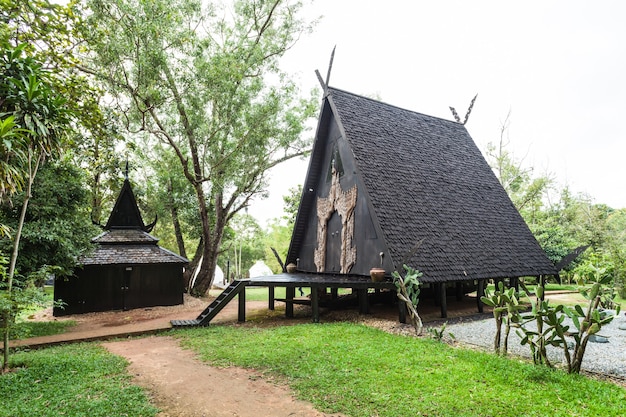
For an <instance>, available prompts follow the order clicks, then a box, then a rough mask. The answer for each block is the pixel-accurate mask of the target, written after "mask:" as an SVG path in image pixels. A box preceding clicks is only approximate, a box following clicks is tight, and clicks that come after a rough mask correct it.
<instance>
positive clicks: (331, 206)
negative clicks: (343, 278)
mask: <svg viewBox="0 0 626 417" xmlns="http://www.w3.org/2000/svg"><path fill="white" fill-rule="evenodd" d="M356 199H357V187H356V185H354V186H353V187H352V188H350V189H349V190H347V191H343V190H342V189H341V184H340V183H339V172H338V171H337V169H336V168H335V166H334V163H333V166H332V183H331V187H330V191H329V193H328V197H318V198H317V247H316V248H315V253H314V262H315V266H316V268H317V272H325V271H326V246H327V243H328V222H329V220H330V218H331V217H332V215H333V213H335V212H337V214H339V216H340V218H341V253H340V272H341V273H342V274H347V273H348V272H350V269H352V267H353V266H354V264H355V263H356V246H355V245H354V208H355V207H356Z"/></svg>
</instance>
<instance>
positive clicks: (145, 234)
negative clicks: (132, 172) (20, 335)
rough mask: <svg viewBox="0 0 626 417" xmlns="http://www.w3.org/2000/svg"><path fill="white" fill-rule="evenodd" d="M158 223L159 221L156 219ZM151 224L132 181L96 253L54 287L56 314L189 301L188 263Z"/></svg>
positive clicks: (126, 184) (124, 189)
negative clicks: (186, 290) (144, 216)
mask: <svg viewBox="0 0 626 417" xmlns="http://www.w3.org/2000/svg"><path fill="white" fill-rule="evenodd" d="M155 223H156V220H155ZM155 223H152V224H150V225H147V226H146V225H145V224H144V222H143V219H142V218H141V213H140V211H139V207H138V206H137V201H136V199H135V195H134V194H133V191H132V189H131V186H130V182H129V181H128V178H126V180H125V181H124V185H123V186H122V190H121V191H120V194H119V196H118V198H117V201H116V202H115V206H114V208H113V211H112V212H111V215H110V217H109V220H108V222H107V224H106V226H105V227H104V230H105V231H104V232H103V233H102V234H100V235H99V236H97V237H95V238H94V239H93V240H92V242H94V243H95V244H96V245H97V246H96V248H95V250H94V251H93V252H92V253H90V254H88V255H86V256H83V257H82V258H81V259H79V265H80V266H79V267H78V268H77V269H76V271H75V274H74V276H72V277H71V278H69V279H64V278H57V279H56V280H55V283H54V299H55V301H63V303H65V306H64V307H63V308H59V307H55V308H54V312H53V314H54V315H55V316H62V315H67V314H77V313H87V312H94V311H108V310H127V309H133V308H141V307H152V306H171V305H177V304H182V303H183V268H184V266H185V265H186V264H187V263H188V260H187V259H185V258H183V257H181V256H179V255H177V254H175V253H173V252H170V251H168V250H166V249H164V248H161V247H159V246H158V244H157V243H158V241H159V240H158V239H157V238H155V237H153V236H151V235H150V234H149V232H150V231H151V230H152V228H153V227H154V224H155Z"/></svg>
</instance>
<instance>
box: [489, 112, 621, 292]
mask: <svg viewBox="0 0 626 417" xmlns="http://www.w3.org/2000/svg"><path fill="white" fill-rule="evenodd" d="M508 120H509V118H508V116H507V118H506V119H505V122H504V123H503V125H502V126H501V131H500V138H499V139H498V141H497V142H490V143H489V144H488V145H487V149H486V151H485V154H486V158H487V161H488V162H489V164H490V165H491V167H492V169H493V171H494V173H495V174H496V176H497V177H498V179H499V180H500V183H501V184H502V185H503V187H504V189H505V190H506V191H507V193H508V194H509V196H510V198H511V201H512V202H513V204H514V205H515V207H516V208H517V209H518V210H519V212H520V213H521V215H522V217H524V219H525V220H526V223H527V224H528V226H529V228H530V230H531V231H532V232H533V234H534V236H535V238H536V239H537V241H538V242H539V244H540V245H541V246H542V247H543V249H544V250H545V251H546V253H547V255H548V257H549V258H550V259H551V260H552V262H554V263H555V264H558V263H559V261H561V259H563V258H564V257H565V256H566V255H568V254H569V253H571V252H572V251H573V250H574V249H576V248H579V247H587V249H586V250H585V251H584V252H583V253H582V255H581V256H579V257H578V258H577V259H576V260H575V261H574V262H573V263H572V264H570V265H569V266H567V267H566V268H565V269H564V270H562V271H561V278H562V279H563V280H565V281H567V282H574V281H577V280H580V279H585V277H596V278H604V277H610V278H611V280H612V283H613V286H614V288H615V290H616V291H619V294H620V296H621V297H622V298H625V297H626V208H621V209H613V208H611V207H608V206H607V205H605V204H601V203H596V202H594V201H593V199H592V198H591V197H589V196H588V195H586V194H575V193H572V192H571V191H570V189H569V188H568V187H567V186H559V184H557V182H556V181H555V180H554V179H553V178H552V176H551V175H550V174H549V173H541V174H537V173H536V172H535V170H534V168H533V167H527V166H524V163H523V159H520V158H517V157H516V156H515V155H514V154H513V153H512V152H511V151H510V149H509V145H510V143H509V141H508V136H507V134H508V128H509V125H508ZM616 192H619V191H618V190H616Z"/></svg>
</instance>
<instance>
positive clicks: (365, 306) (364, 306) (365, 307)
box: [357, 288, 370, 314]
mask: <svg viewBox="0 0 626 417" xmlns="http://www.w3.org/2000/svg"><path fill="white" fill-rule="evenodd" d="M357 298H358V300H359V314H369V312H370V304H369V300H368V299H367V288H359V289H358V290H357Z"/></svg>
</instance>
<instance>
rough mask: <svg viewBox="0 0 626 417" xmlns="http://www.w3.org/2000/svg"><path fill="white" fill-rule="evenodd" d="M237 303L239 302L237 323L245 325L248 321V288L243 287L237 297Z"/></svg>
mask: <svg viewBox="0 0 626 417" xmlns="http://www.w3.org/2000/svg"><path fill="white" fill-rule="evenodd" d="M237 299H238V300H237V301H238V302H239V306H238V311H237V321H239V322H240V323H243V322H244V321H246V287H243V288H242V289H241V291H239V295H237Z"/></svg>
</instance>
